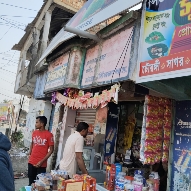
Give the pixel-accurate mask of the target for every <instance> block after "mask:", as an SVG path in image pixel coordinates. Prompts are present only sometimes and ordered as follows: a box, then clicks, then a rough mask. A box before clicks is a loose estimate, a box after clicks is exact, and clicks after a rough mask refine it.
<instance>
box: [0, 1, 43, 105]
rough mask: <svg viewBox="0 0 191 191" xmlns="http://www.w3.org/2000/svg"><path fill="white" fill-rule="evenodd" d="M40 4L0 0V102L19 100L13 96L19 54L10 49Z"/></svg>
mask: <svg viewBox="0 0 191 191" xmlns="http://www.w3.org/2000/svg"><path fill="white" fill-rule="evenodd" d="M42 4H43V0H32V1H29V0H9V1H5V0H0V102H1V101H3V100H4V99H9V100H10V99H13V98H15V97H17V98H20V96H19V95H15V94H14V84H15V77H16V72H17V64H18V60H19V55H20V52H18V51H12V50H11V48H12V46H13V45H14V44H16V43H18V42H19V40H20V39H21V37H22V36H23V35H24V29H25V27H26V25H27V24H28V23H30V22H31V21H32V20H33V19H34V17H35V16H36V14H37V11H38V10H39V9H40V8H41V6H42ZM14 6H17V7H14ZM19 7H23V8H27V9H23V8H19ZM28 9H31V10H28Z"/></svg>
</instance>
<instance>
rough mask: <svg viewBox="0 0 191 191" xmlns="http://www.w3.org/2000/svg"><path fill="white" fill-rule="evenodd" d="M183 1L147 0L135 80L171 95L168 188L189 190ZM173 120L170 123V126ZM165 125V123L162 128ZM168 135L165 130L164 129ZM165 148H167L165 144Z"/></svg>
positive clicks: (185, 5) (187, 66)
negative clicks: (158, 0) (140, 51)
mask: <svg viewBox="0 0 191 191" xmlns="http://www.w3.org/2000/svg"><path fill="white" fill-rule="evenodd" d="M188 8H189V4H188V3H187V2H184V1H175V0H170V1H161V2H160V3H158V2H157V1H150V0H146V1H145V4H144V10H143V17H142V27H141V28H142V29H141V38H140V48H139V49H140V50H142V53H141V54H139V64H138V70H137V71H138V72H137V79H136V83H139V84H140V85H142V86H144V87H146V88H149V89H151V90H154V91H156V92H159V93H163V94H164V95H165V97H167V98H170V99H172V101H171V103H172V110H171V112H172V114H171V116H172V120H171V121H172V122H171V123H172V124H173V125H171V135H170V136H171V144H170V150H169V156H168V186H167V190H168V191H178V190H189V189H190V185H191V179H190V174H189V168H190V159H189V153H190V152H189V150H190V148H189V145H190V141H189V140H190V131H189V128H190V126H189V125H190V119H189V115H190V101H189V100H190V98H191V96H190V95H191V94H190V83H189V82H190V71H191V62H190V60H191V59H190V49H191V47H190V43H189V39H190V35H191V33H190V21H189V13H188V14H187V13H186V12H184V10H188ZM169 125H170V123H169V124H168V126H169ZM164 127H165V126H163V129H164V130H165V128H164ZM164 135H165V132H164ZM163 149H164V148H163Z"/></svg>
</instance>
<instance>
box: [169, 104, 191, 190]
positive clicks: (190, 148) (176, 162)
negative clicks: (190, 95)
mask: <svg viewBox="0 0 191 191" xmlns="http://www.w3.org/2000/svg"><path fill="white" fill-rule="evenodd" d="M190 187H191V101H181V102H177V103H176V116H175V130H174V148H173V164H172V185H171V191H189V190H190Z"/></svg>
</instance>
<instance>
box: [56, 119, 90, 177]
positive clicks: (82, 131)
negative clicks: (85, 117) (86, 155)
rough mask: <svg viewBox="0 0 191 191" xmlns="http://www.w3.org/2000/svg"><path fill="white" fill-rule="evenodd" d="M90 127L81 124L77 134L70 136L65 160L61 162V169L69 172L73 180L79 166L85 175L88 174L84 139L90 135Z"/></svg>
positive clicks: (64, 155)
mask: <svg viewBox="0 0 191 191" xmlns="http://www.w3.org/2000/svg"><path fill="white" fill-rule="evenodd" d="M88 127H89V125H88V124H87V123H85V122H80V123H79V124H78V126H77V128H76V131H75V133H73V134H72V135H70V136H69V137H68V139H67V141H66V145H65V148H64V153H63V158H62V160H61V161H60V166H59V168H60V169H61V170H65V171H67V172H68V174H69V177H70V178H72V176H73V175H74V174H76V170H77V164H78V166H79V168H80V170H81V171H82V173H83V174H88V172H87V170H86V167H85V163H84V160H83V156H82V154H83V147H84V138H85V137H86V136H87V134H88ZM76 162H77V164H76Z"/></svg>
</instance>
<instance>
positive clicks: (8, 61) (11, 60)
mask: <svg viewBox="0 0 191 191" xmlns="http://www.w3.org/2000/svg"><path fill="white" fill-rule="evenodd" d="M15 53H16V50H15V52H14V54H13V56H12V57H11V60H9V61H8V62H7V64H4V65H3V66H2V67H1V68H0V69H2V68H3V67H4V66H6V65H8V64H9V63H10V62H11V61H12V60H13V58H14V56H15Z"/></svg>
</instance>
